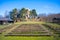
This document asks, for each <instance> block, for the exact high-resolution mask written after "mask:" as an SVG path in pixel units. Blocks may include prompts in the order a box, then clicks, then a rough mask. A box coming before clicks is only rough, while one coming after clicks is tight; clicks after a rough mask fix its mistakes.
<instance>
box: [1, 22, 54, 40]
mask: <svg viewBox="0 0 60 40" xmlns="http://www.w3.org/2000/svg"><path fill="white" fill-rule="evenodd" d="M22 24H24V25H25V24H26V25H27V24H30V25H27V26H24V25H22ZM31 24H38V26H36V25H35V26H33V27H32V26H31ZM39 24H40V25H41V24H45V22H20V23H19V22H18V23H15V24H12V28H11V29H9V30H7V31H6V32H5V33H4V32H3V34H0V40H55V38H54V37H53V36H4V35H5V34H8V33H10V32H12V31H14V30H16V29H20V30H21V31H20V32H22V31H23V30H24V31H28V30H29V31H30V32H29V33H31V30H33V31H35V30H37V31H40V30H43V29H44V30H45V29H46V28H45V27H44V28H43V27H40V25H39ZM13 25H15V26H17V25H20V26H18V27H16V28H15V26H13ZM21 26H22V27H21ZM31 27H32V28H33V29H32V28H31ZM38 27H39V28H38ZM23 28H25V29H23ZM22 29H23V30H22ZM24 31H23V33H24ZM45 31H46V30H45ZM14 32H15V31H14ZM18 32H19V30H18ZM18 32H17V33H18ZM33 33H35V32H33ZM38 33H39V32H38ZM48 33H49V32H48Z"/></svg>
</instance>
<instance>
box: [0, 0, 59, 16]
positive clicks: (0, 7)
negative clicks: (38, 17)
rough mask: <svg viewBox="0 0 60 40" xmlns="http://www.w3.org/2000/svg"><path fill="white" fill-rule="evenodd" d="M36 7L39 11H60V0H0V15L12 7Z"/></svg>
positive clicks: (47, 12)
mask: <svg viewBox="0 0 60 40" xmlns="http://www.w3.org/2000/svg"><path fill="white" fill-rule="evenodd" d="M23 7H24V8H29V9H31V10H32V9H36V11H37V14H39V13H43V14H44V13H46V14H49V13H60V0H0V15H5V14H6V13H5V11H7V12H9V11H11V10H12V9H14V8H17V9H21V8H23Z"/></svg>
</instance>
